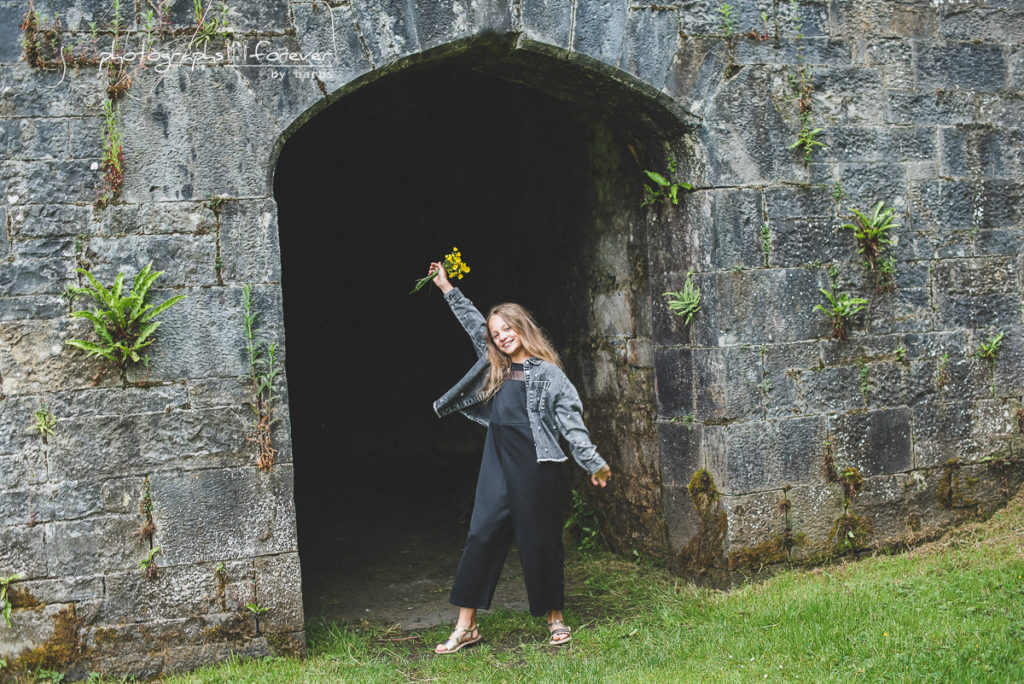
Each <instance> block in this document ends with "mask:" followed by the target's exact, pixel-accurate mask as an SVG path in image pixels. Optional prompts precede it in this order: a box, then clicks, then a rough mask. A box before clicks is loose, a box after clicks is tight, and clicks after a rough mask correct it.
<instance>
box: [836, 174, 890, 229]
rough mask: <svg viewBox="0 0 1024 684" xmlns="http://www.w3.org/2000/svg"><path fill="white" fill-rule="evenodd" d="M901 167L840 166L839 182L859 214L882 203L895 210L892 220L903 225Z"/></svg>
mask: <svg viewBox="0 0 1024 684" xmlns="http://www.w3.org/2000/svg"><path fill="white" fill-rule="evenodd" d="M904 171H905V169H904V166H903V165H902V164H896V163H870V164H840V165H839V182H840V183H841V184H842V186H843V190H844V191H845V192H846V193H847V195H848V196H849V197H851V198H855V199H853V200H851V202H852V203H853V204H854V206H857V207H858V208H859V209H860V211H862V212H870V211H871V210H872V209H873V208H874V206H875V205H876V204H877V203H878V202H880V201H884V202H885V206H886V207H892V208H893V209H895V210H896V221H897V222H900V223H903V224H904V225H906V224H905V222H903V221H902V220H901V217H900V214H901V213H902V212H903V211H905V210H906V200H905V199H904V198H905V196H906V177H905V173H904Z"/></svg>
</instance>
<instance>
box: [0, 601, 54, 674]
mask: <svg viewBox="0 0 1024 684" xmlns="http://www.w3.org/2000/svg"><path fill="white" fill-rule="evenodd" d="M15 586H17V585H15ZM66 610H67V606H65V605H60V604H57V605H44V606H33V607H31V608H15V609H14V610H12V611H11V626H10V627H8V626H7V625H6V624H4V626H3V629H4V638H3V639H0V658H3V659H5V660H7V662H8V663H12V664H13V663H14V662H15V659H16V658H18V657H19V656H20V655H22V654H23V653H24V652H26V651H29V650H30V649H33V648H35V647H37V646H39V645H41V644H43V643H45V642H46V641H47V640H49V639H50V638H52V637H53V635H54V631H55V629H54V625H55V624H56V623H57V621H58V620H59V619H60V618H59V615H60V614H61V613H62V612H64V611H66Z"/></svg>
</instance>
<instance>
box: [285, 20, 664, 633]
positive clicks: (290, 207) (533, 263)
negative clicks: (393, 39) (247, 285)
mask: <svg viewBox="0 0 1024 684" xmlns="http://www.w3.org/2000/svg"><path fill="white" fill-rule="evenodd" d="M415 61H416V63H415V64H410V65H406V66H405V68H401V69H398V68H396V69H389V71H391V72H392V73H389V74H388V75H386V76H383V77H379V78H378V77H375V78H374V79H372V80H371V81H369V82H367V83H365V84H363V85H361V86H360V87H358V88H357V89H354V90H352V92H350V93H349V94H347V95H345V96H344V97H341V98H340V99H338V100H337V102H335V103H334V104H332V105H331V106H330V107H328V108H326V109H324V110H323V111H321V112H320V113H319V114H317V115H316V117H314V118H313V119H311V120H310V121H309V122H307V123H305V124H304V125H303V126H302V127H301V128H300V129H298V130H297V131H296V132H295V133H294V134H293V135H292V136H291V137H290V138H289V139H288V141H287V143H286V144H285V145H284V147H283V149H282V151H281V154H280V157H279V159H278V163H277V168H276V173H275V186H274V190H275V198H276V200H277V203H278V207H279V226H280V229H279V230H280V240H281V253H282V266H283V268H282V273H283V290H284V313H285V326H286V331H287V346H288V359H287V373H288V383H289V408H290V413H291V420H292V432H293V442H294V450H295V477H296V482H295V496H296V511H297V518H298V534H299V553H300V558H301V559H302V564H303V585H304V592H305V609H306V613H307V615H310V616H313V615H318V614H326V615H329V616H332V617H339V616H340V617H350V618H351V617H354V616H355V613H354V611H370V613H371V615H370V616H371V617H373V616H376V617H381V615H379V614H372V613H373V611H374V608H373V607H372V606H373V605H375V603H378V602H382V601H386V600H387V599H388V598H389V597H387V596H384V595H376V594H375V590H374V589H373V588H372V586H371V585H374V583H376V584H375V585H376V586H378V587H379V586H380V585H387V584H390V585H392V586H391V588H390V589H389V590H388V591H390V593H391V594H394V593H396V592H397V593H401V591H402V589H401V587H404V586H406V585H408V584H409V582H411V583H412V585H415V587H410V591H411V592H413V593H415V592H417V591H419V592H421V593H429V592H435V593H436V587H435V586H434V585H439V586H443V585H444V583H445V582H446V581H447V579H448V578H449V577H450V575H451V574H452V573H453V572H454V565H455V562H457V560H458V554H459V552H460V550H461V542H462V539H463V537H464V534H465V529H466V526H467V525H468V514H469V511H470V507H471V504H472V495H473V485H474V482H475V478H476V473H477V464H478V461H479V453H480V450H481V447H482V444H483V434H484V433H483V430H482V428H480V427H479V426H477V425H475V424H473V423H471V422H469V421H467V420H465V419H464V418H462V417H460V416H453V417H450V418H447V419H445V420H443V421H439V420H438V419H437V418H436V417H435V416H434V414H433V411H432V409H431V403H432V401H433V400H434V399H435V398H436V397H438V396H440V395H441V394H442V393H443V392H444V391H445V390H446V389H447V388H448V387H449V386H450V385H451V384H453V383H454V381H455V380H457V379H458V378H459V377H461V375H462V374H463V373H464V372H465V370H466V369H468V367H469V366H470V365H471V363H472V361H473V353H472V349H471V347H470V345H469V343H468V341H467V339H466V338H465V335H464V333H463V332H462V330H461V328H460V327H459V326H458V324H457V323H456V321H455V320H454V318H453V317H452V316H451V314H450V313H449V311H448V309H447V307H446V306H445V304H444V303H443V301H442V299H441V298H440V296H439V295H438V293H437V292H436V291H431V290H433V288H430V289H429V290H427V291H423V292H419V293H417V294H415V295H410V294H408V290H409V288H410V286H411V284H412V282H413V280H414V279H416V278H418V277H420V276H421V275H422V274H423V273H424V271H425V268H426V266H427V263H428V262H429V261H430V260H432V259H437V258H439V257H441V256H442V255H443V254H444V253H445V252H447V251H449V250H450V249H451V247H452V246H454V245H457V246H458V247H459V248H460V250H461V251H462V253H463V255H464V257H465V259H466V261H467V262H468V263H469V264H470V265H471V267H472V269H473V270H472V272H471V273H470V275H469V277H467V278H466V279H465V280H464V281H462V282H461V283H459V284H460V285H462V286H463V289H464V291H465V292H466V294H467V295H468V296H469V297H470V298H471V299H473V300H474V302H475V303H476V304H477V305H478V306H479V307H480V308H481V309H486V308H487V307H488V306H490V305H491V304H494V303H497V302H499V301H507V300H512V301H518V302H521V303H523V304H525V305H526V306H527V307H528V308H530V309H532V310H533V311H534V313H535V314H536V316H537V318H538V320H539V321H540V322H541V324H542V325H543V326H544V327H545V328H546V329H547V330H548V332H549V334H550V335H551V337H552V338H553V340H554V341H555V343H556V345H557V346H558V348H559V349H560V350H561V351H562V352H563V355H564V358H565V362H566V367H567V372H568V373H569V375H570V377H571V378H572V379H573V380H574V381H575V382H576V383H577V385H578V386H579V387H580V389H581V392H582V393H583V394H584V396H585V400H586V402H587V409H588V416H589V417H590V420H591V422H592V426H591V427H592V431H594V432H595V437H596V438H601V439H602V442H601V444H602V448H603V449H604V450H605V451H606V452H609V451H610V452H611V453H610V455H611V457H612V458H613V459H614V458H616V454H615V452H616V451H618V450H622V451H630V452H631V451H633V450H635V449H636V448H637V445H636V443H635V442H636V440H637V439H639V438H640V437H638V436H637V434H634V433H635V431H636V430H640V431H642V430H644V429H649V430H651V431H653V425H648V427H647V428H644V427H642V426H641V427H640V428H637V427H636V426H635V423H636V422H637V421H636V420H635V415H634V414H635V409H636V406H635V405H634V404H635V403H636V401H639V402H640V403H644V402H646V404H647V409H648V410H653V409H652V407H653V390H652V383H653V380H652V377H651V375H652V373H651V372H638V373H636V377H635V378H634V377H633V373H632V371H631V372H630V377H629V379H628V380H622V379H621V378H617V377H614V376H616V374H617V371H616V364H617V363H618V359H620V357H624V355H625V354H626V347H627V345H628V342H629V341H630V340H634V341H635V340H637V339H639V338H643V337H644V336H645V335H646V336H649V334H650V333H649V330H645V329H644V327H645V325H646V326H649V325H650V324H649V322H646V323H645V321H649V316H645V315H644V314H643V313H638V312H642V311H643V309H644V307H646V306H647V301H648V298H649V293H648V291H647V273H646V263H647V246H646V236H645V229H644V222H643V215H642V213H641V212H640V211H639V204H640V199H641V188H640V186H641V178H642V176H641V174H640V169H639V167H638V162H637V157H638V154H647V150H655V151H657V152H660V151H661V149H662V148H661V145H662V140H663V139H664V136H666V135H667V134H668V133H667V130H668V129H667V126H668V124H665V123H663V122H665V121H669V120H670V117H667V116H665V113H664V112H663V111H661V110H660V109H658V108H657V107H654V106H652V105H651V104H650V103H649V102H647V101H645V100H644V99H643V98H642V97H640V96H638V95H637V93H636V92H635V90H632V89H630V88H627V87H625V86H623V84H622V83H619V82H616V81H613V80H610V79H607V78H606V77H604V76H599V75H597V74H596V73H594V72H591V71H588V70H587V69H583V68H581V67H579V66H578V65H574V64H572V63H569V62H567V61H565V60H562V59H556V58H553V57H552V56H550V55H547V54H544V53H540V52H536V53H527V52H525V51H523V50H513V49H512V45H511V44H509V43H506V42H505V41H503V40H502V39H497V38H487V39H482V40H477V41H475V42H472V43H470V44H468V45H465V46H461V47H460V48H459V49H457V50H451V49H449V50H445V51H443V54H440V53H439V54H438V55H436V56H435V57H433V58H432V57H430V56H427V57H423V56H420V57H419V58H417V59H416V60H415ZM641 104H642V105H643V106H641ZM659 117H661V118H660V119H659ZM648 370H649V369H648ZM620 381H624V382H628V383H630V384H631V385H632V387H631V390H630V398H629V400H628V401H624V400H623V397H622V392H621V391H620V390H621V382H620ZM637 397H639V398H640V399H639V400H637V399H636V398H637ZM631 402H633V403H631ZM640 422H641V423H642V422H643V421H640ZM648 423H652V421H648ZM627 425H628V426H629V427H627V428H623V426H627ZM630 430H632V431H633V432H634V433H630V434H626V433H629V431H630ZM570 467H571V466H570ZM655 484H656V483H655ZM654 497H655V498H657V499H659V500H660V492H658V493H657V494H655V495H654ZM423 582H432V583H433V584H430V585H429V587H428V586H425V585H424V584H423ZM417 583H419V584H417ZM390 598H393V596H392V597H390ZM443 598H444V597H443V595H442V596H440V599H441V600H442V602H443ZM410 600H411V601H413V602H415V601H414V600H413V599H410ZM384 617H387V618H388V619H394V617H395V616H394V615H386V616H384Z"/></svg>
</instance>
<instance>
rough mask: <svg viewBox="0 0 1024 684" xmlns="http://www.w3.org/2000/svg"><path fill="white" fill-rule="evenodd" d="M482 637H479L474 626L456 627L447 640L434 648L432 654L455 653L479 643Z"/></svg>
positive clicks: (478, 631)
mask: <svg viewBox="0 0 1024 684" xmlns="http://www.w3.org/2000/svg"><path fill="white" fill-rule="evenodd" d="M482 638H483V637H481V636H480V630H478V629H477V628H476V625H470V626H469V627H456V628H455V629H454V630H453V631H452V633H451V635H450V636H449V637H448V640H447V641H445V642H444V643H443V644H438V645H437V647H436V648H434V653H436V654H438V655H442V654H445V653H455V652H456V651H458V650H459V649H460V648H462V647H463V646H470V645H471V644H475V643H476V642H478V641H480V639H482Z"/></svg>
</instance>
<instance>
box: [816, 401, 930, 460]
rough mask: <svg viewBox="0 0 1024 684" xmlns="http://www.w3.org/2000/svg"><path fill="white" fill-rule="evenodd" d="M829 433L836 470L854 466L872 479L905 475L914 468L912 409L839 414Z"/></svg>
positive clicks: (887, 409) (903, 408) (832, 422)
mask: <svg viewBox="0 0 1024 684" xmlns="http://www.w3.org/2000/svg"><path fill="white" fill-rule="evenodd" d="M829 432H830V435H829V439H830V441H831V442H832V445H833V447H834V448H835V466H836V469H837V470H842V469H844V468H849V467H855V468H857V470H859V471H860V473H861V474H862V475H864V476H871V475H881V474H885V473H898V472H903V471H906V470H910V468H911V467H912V466H913V465H914V462H913V454H912V450H911V410H910V409H909V408H905V407H901V408H891V409H889V408H886V409H879V410H875V411H861V412H856V413H845V414H840V415H838V416H836V417H835V418H834V419H832V420H831V425H830V430H829Z"/></svg>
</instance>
